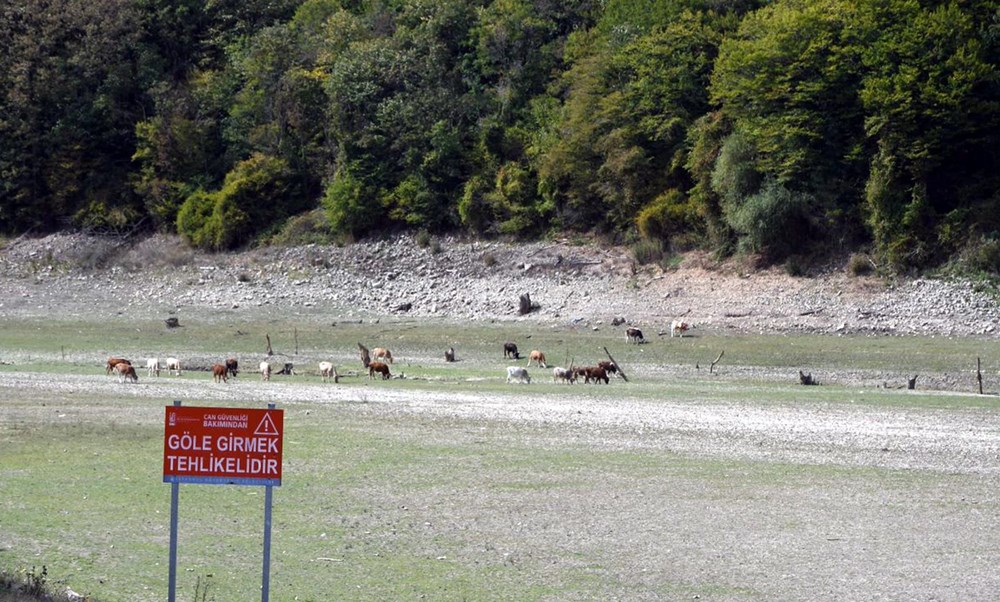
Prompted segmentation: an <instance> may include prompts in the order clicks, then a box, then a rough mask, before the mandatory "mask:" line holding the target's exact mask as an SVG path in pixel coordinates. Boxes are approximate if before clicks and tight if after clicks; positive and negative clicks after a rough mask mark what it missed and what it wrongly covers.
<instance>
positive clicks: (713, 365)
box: [708, 349, 726, 374]
mask: <svg viewBox="0 0 1000 602" xmlns="http://www.w3.org/2000/svg"><path fill="white" fill-rule="evenodd" d="M724 353H726V350H725V349H723V350H722V351H720V352H719V357H717V358H715V361H714V362H712V365H710V366H709V367H708V373H709V374H713V373H714V372H715V365H716V364H718V363H719V360H721V359H722V355H723V354H724Z"/></svg>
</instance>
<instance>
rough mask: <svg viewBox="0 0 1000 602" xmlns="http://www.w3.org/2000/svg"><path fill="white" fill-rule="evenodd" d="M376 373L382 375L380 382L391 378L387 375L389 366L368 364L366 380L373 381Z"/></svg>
mask: <svg viewBox="0 0 1000 602" xmlns="http://www.w3.org/2000/svg"><path fill="white" fill-rule="evenodd" d="M376 372H378V373H379V374H381V375H382V380H389V377H390V376H392V375H391V374H389V366H388V365H387V364H384V363H382V362H371V363H370V364H368V378H370V379H373V380H374V378H375V373H376Z"/></svg>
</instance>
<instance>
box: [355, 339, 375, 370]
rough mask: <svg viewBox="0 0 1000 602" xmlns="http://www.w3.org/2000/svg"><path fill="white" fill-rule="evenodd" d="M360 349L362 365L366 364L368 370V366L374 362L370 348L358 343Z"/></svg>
mask: <svg viewBox="0 0 1000 602" xmlns="http://www.w3.org/2000/svg"><path fill="white" fill-rule="evenodd" d="M358 349H360V350H361V363H362V364H364V366H365V368H367V367H368V364H370V363H371V362H372V356H371V353H369V351H368V348H367V347H365V346H364V345H362V344H361V343H358Z"/></svg>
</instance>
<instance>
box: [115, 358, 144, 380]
mask: <svg viewBox="0 0 1000 602" xmlns="http://www.w3.org/2000/svg"><path fill="white" fill-rule="evenodd" d="M114 371H115V374H117V375H118V382H120V383H122V384H125V382H127V381H132V382H134V383H137V382H139V376H138V375H137V374H136V373H135V368H133V367H132V364H127V363H125V362H118V363H117V364H115V368H114Z"/></svg>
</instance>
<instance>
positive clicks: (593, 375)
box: [583, 366, 611, 384]
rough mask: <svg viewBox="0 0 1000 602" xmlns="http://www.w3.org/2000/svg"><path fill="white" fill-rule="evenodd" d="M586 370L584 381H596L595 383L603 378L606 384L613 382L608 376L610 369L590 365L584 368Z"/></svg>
mask: <svg viewBox="0 0 1000 602" xmlns="http://www.w3.org/2000/svg"><path fill="white" fill-rule="evenodd" d="M584 370H585V372H584V373H583V374H584V377H583V382H584V383H589V382H590V381H594V383H595V384H596V383H598V382H600V381H602V380H603V381H604V384H608V383H610V382H611V379H609V378H608V371H607V370H605V369H604V368H602V367H600V366H588V367H587V368H584Z"/></svg>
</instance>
